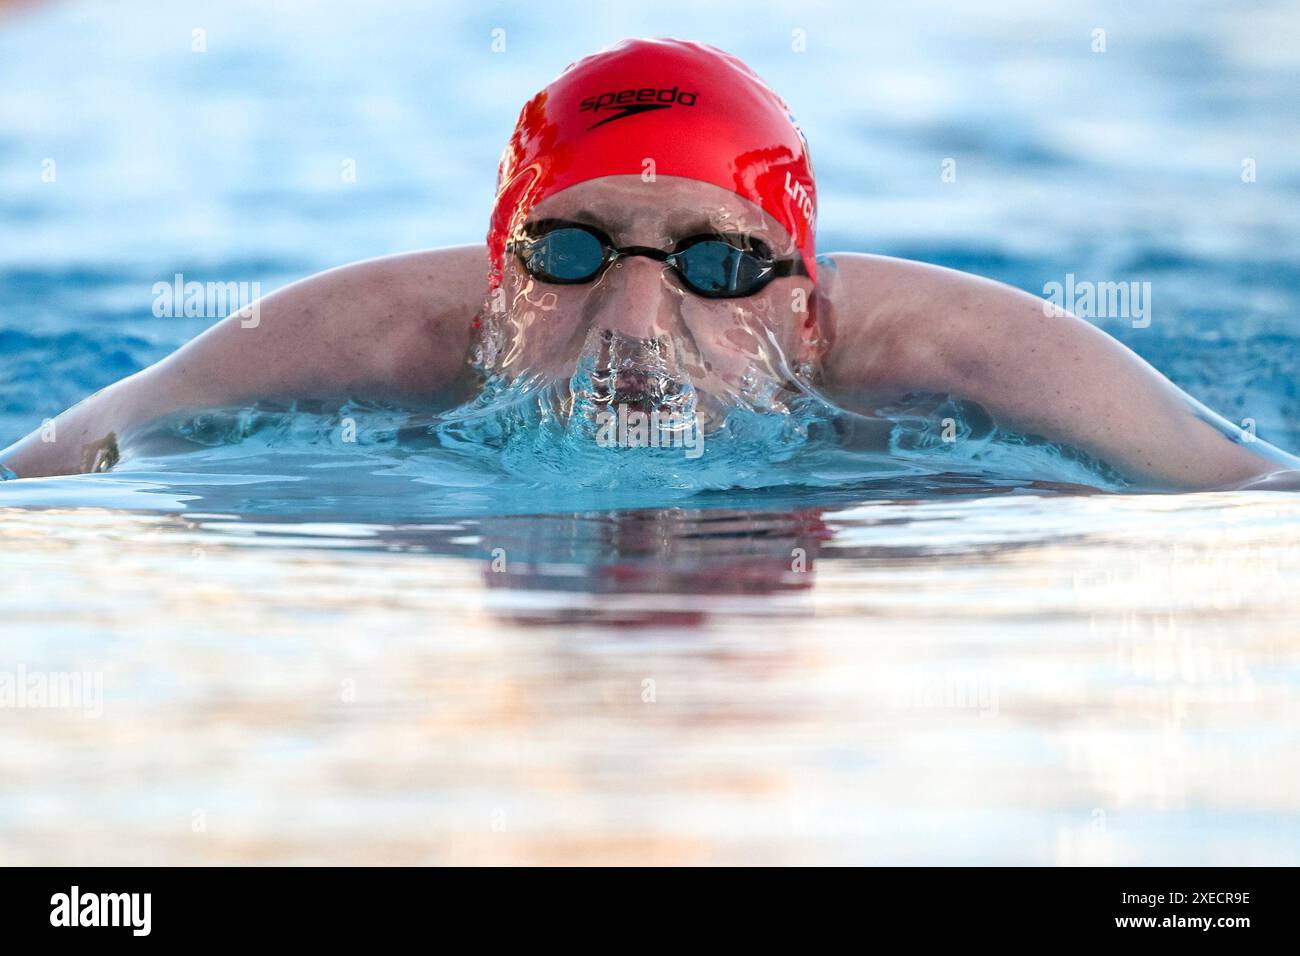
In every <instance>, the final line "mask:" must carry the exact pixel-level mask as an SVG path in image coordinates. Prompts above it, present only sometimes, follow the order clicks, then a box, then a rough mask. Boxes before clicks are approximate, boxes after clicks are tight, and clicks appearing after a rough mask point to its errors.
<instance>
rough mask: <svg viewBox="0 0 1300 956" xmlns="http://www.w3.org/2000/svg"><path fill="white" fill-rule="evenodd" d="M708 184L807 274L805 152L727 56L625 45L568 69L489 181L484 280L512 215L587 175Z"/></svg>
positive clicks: (544, 94)
mask: <svg viewBox="0 0 1300 956" xmlns="http://www.w3.org/2000/svg"><path fill="white" fill-rule="evenodd" d="M647 159H651V160H654V171H655V173H656V174H657V175H661V176H681V177H684V178H687V179H698V180H700V181H701V182H706V183H713V184H714V185H716V186H721V187H722V188H723V189H729V190H731V191H732V192H734V193H736V194H737V195H738V196H743V197H744V198H746V199H749V200H751V201H753V202H754V203H757V204H758V205H759V206H761V207H762V208H763V209H765V210H766V211H767V213H768V214H769V215H771V216H772V218H774V219H776V221H777V222H779V223H781V225H783V226H784V227H785V228H786V230H787V231H788V232H789V233H790V235H792V236H793V237H794V239H795V244H796V245H797V246H798V247H799V254H800V256H801V257H802V258H803V261H804V265H805V266H807V268H808V274H809V276H811V277H813V278H814V279H815V278H816V276H817V268H816V264H815V262H814V252H813V232H814V227H815V224H816V218H817V205H816V203H817V194H816V189H815V187H814V183H813V170H812V160H811V159H810V158H809V156H808V144H807V142H806V141H805V140H804V137H803V133H802V132H800V130H799V126H798V124H797V123H796V122H795V119H794V117H793V116H792V115H791V114H790V110H789V108H788V107H787V106H786V105H785V102H784V101H783V100H782V99H781V98H780V97H779V96H777V95H776V94H775V93H774V92H772V90H771V89H770V88H769V87H768V86H767V84H765V83H764V82H763V81H762V80H760V79H759V78H758V76H757V75H756V74H755V73H754V71H753V70H751V69H750V68H749V67H747V66H746V65H745V64H744V63H742V62H741V61H740V60H738V59H736V57H734V56H732V55H731V54H729V53H724V52H722V51H721V50H719V49H717V48H716V47H712V46H708V45H706V44H703V43H695V42H693V41H691V40H673V39H666V38H665V39H656V40H641V39H633V40H623V41H622V42H621V43H618V44H616V45H615V46H613V47H610V48H609V49H606V50H602V51H601V52H599V53H594V54H592V55H591V56H588V57H585V58H584V59H581V60H579V61H578V62H577V63H573V64H570V65H569V67H568V68H567V69H565V71H564V72H563V73H562V74H560V76H559V77H558V78H557V79H555V80H554V81H553V82H552V83H551V84H550V85H549V86H547V87H546V89H544V90H542V91H541V92H540V93H538V94H537V95H536V96H534V97H533V98H532V99H531V100H529V101H528V102H527V103H526V104H525V105H524V108H523V110H522V112H520V114H519V123H518V125H516V126H515V131H514V134H513V135H512V136H511V137H510V142H509V144H507V146H506V149H505V152H504V153H502V154H501V166H500V169H499V171H498V176H497V197H496V204H495V206H493V209H492V223H491V226H490V227H489V229H488V236H487V242H488V256H489V258H490V260H491V267H492V268H491V273H490V281H491V285H492V287H493V288H496V287H497V286H498V285H500V283H501V269H502V265H503V259H504V256H505V245H506V241H507V240H508V238H509V234H510V232H511V231H512V229H513V228H515V226H516V225H517V224H516V223H515V221H514V220H515V217H516V216H517V215H518V214H519V213H520V212H521V211H522V212H525V213H526V212H527V211H528V210H529V209H531V208H532V207H533V206H534V205H536V204H537V203H539V202H541V201H542V200H543V199H545V198H546V197H547V196H550V195H552V194H553V193H557V192H559V191H560V190H562V189H566V188H568V187H569V186H572V185H575V184H576V183H581V182H585V181H586V180H588V179H596V178H598V177H601V176H614V175H619V174H626V173H631V174H641V173H643V172H645V170H646V168H647V166H646V163H645V161H646V160H647Z"/></svg>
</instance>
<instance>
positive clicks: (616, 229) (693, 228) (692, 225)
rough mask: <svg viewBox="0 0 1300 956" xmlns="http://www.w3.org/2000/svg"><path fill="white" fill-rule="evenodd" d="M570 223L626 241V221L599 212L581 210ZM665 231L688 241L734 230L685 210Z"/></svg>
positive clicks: (752, 232) (748, 232) (758, 232)
mask: <svg viewBox="0 0 1300 956" xmlns="http://www.w3.org/2000/svg"><path fill="white" fill-rule="evenodd" d="M564 218H566V219H568V220H569V221H570V222H580V223H582V224H583V225H587V226H594V227H595V228H597V229H599V230H600V231H601V232H604V233H606V234H607V235H609V236H610V237H611V238H612V239H614V241H615V242H619V243H622V241H623V240H624V238H625V236H624V230H625V229H626V228H627V223H626V220H624V219H621V218H617V217H609V216H602V215H601V214H600V213H599V212H596V211H594V210H591V209H579V210H578V211H577V212H575V213H573V214H572V215H569V216H565V217H564ZM665 231H666V232H667V233H668V235H670V236H671V237H672V238H673V239H674V240H677V239H686V238H688V237H690V236H711V235H716V234H719V233H722V232H730V231H732V230H723V229H721V228H719V226H718V224H717V223H715V222H714V221H713V220H711V219H709V217H708V216H704V215H701V214H700V213H698V212H696V211H694V210H684V211H683V212H682V213H680V214H679V215H678V216H677V217H676V218H674V216H673V215H672V214H669V216H668V219H667V221H666V222H665ZM766 233H767V229H766V228H765V227H763V226H760V227H759V228H758V229H747V230H745V234H746V235H766Z"/></svg>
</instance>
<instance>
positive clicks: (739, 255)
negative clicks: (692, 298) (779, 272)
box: [676, 240, 770, 297]
mask: <svg viewBox="0 0 1300 956" xmlns="http://www.w3.org/2000/svg"><path fill="white" fill-rule="evenodd" d="M676 258H677V268H678V269H679V270H680V271H681V274H682V277H683V278H684V279H685V280H686V282H687V283H688V284H689V285H690V286H691V288H692V289H694V290H695V291H696V292H699V293H700V294H701V295H708V296H717V297H724V296H742V295H748V294H750V293H751V292H754V291H756V290H757V289H759V288H760V287H761V286H763V285H764V284H765V280H766V276H767V272H768V271H769V269H770V265H769V264H768V263H767V262H765V261H763V260H762V259H759V258H758V257H757V256H755V255H754V254H753V253H750V252H746V251H744V250H743V249H737V248H736V247H735V246H733V245H730V244H729V243H726V242H721V241H716V240H707V241H705V242H697V243H695V245H693V246H691V247H690V248H689V249H684V250H683V251H682V252H679V253H678V254H677V257H676Z"/></svg>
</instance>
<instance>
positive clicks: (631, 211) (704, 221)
mask: <svg viewBox="0 0 1300 956" xmlns="http://www.w3.org/2000/svg"><path fill="white" fill-rule="evenodd" d="M541 219H569V220H572V221H574V222H581V223H586V224H587V225H591V226H595V227H596V228H598V229H601V230H603V231H604V232H606V233H608V234H609V235H610V237H611V238H613V239H614V240H615V241H622V242H631V241H633V240H634V239H635V237H636V236H637V235H643V234H645V233H647V232H648V233H652V234H654V235H655V236H674V237H684V236H689V235H695V234H698V233H705V232H714V231H726V232H743V233H746V234H749V235H762V236H766V237H768V238H779V239H781V240H785V239H787V238H788V236H787V234H786V232H785V230H784V229H783V228H782V227H781V225H780V224H779V223H778V222H776V220H775V219H773V218H772V217H771V216H769V215H768V214H767V213H766V212H765V211H764V210H763V208H762V207H761V206H759V205H757V204H756V203H753V202H750V201H749V200H747V199H745V198H744V197H743V196H738V195H736V194H735V193H732V192H728V191H727V190H725V189H722V188H720V187H718V186H714V185H712V184H711V183H702V182H697V181H695V180H690V179H682V178H679V177H674V176H661V177H659V179H658V181H655V182H649V183H647V182H643V181H642V180H641V177H639V176H606V177H604V178H602V179H599V180H592V181H590V182H585V183H579V184H578V185H576V186H571V187H570V188H568V189H565V190H563V191H562V192H558V193H556V194H555V195H553V196H548V197H547V198H546V199H544V200H543V201H542V202H540V203H538V204H537V205H536V206H534V207H533V208H532V209H531V210H530V211H529V213H528V216H527V218H526V222H530V223H531V222H536V221H538V220H541Z"/></svg>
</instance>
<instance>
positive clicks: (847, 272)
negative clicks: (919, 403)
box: [819, 254, 1300, 489]
mask: <svg viewBox="0 0 1300 956" xmlns="http://www.w3.org/2000/svg"><path fill="white" fill-rule="evenodd" d="M834 262H835V265H836V266H837V268H835V269H834V270H832V271H831V275H830V282H829V283H828V284H829V285H830V286H831V292H830V294H831V301H832V302H833V303H834V313H835V315H836V327H837V332H836V334H837V337H838V338H837V341H836V343H835V346H834V348H833V350H832V353H831V356H830V360H829V361H828V363H827V384H828V390H829V391H830V393H831V397H833V398H840V399H842V400H845V401H849V402H852V401H853V400H854V399H856V404H858V405H859V407H866V406H869V405H870V404H871V403H872V398H873V396H874V397H876V398H886V397H888V396H890V395H894V396H896V395H898V394H901V393H905V392H908V391H927V392H938V393H946V394H951V395H954V396H957V397H960V398H964V399H969V400H971V401H974V402H978V403H979V404H980V405H982V406H983V407H984V408H985V409H987V410H988V411H989V412H990V413H991V414H992V415H993V417H994V419H995V421H997V422H998V423H999V424H1000V425H1004V426H1006V427H1008V428H1011V429H1014V430H1016V431H1020V432H1024V433H1029V434H1035V435H1039V436H1042V437H1044V438H1047V439H1050V440H1053V441H1059V442H1063V443H1066V444H1069V445H1072V446H1074V447H1076V448H1079V449H1081V450H1083V451H1086V452H1088V453H1090V454H1092V455H1094V456H1096V457H1097V458H1099V459H1101V460H1103V461H1105V462H1107V463H1108V464H1109V465H1111V466H1112V467H1114V468H1115V469H1117V470H1118V471H1119V472H1120V473H1121V474H1124V475H1125V476H1126V477H1128V478H1130V479H1132V480H1135V481H1137V482H1139V483H1140V484H1143V485H1148V486H1150V485H1154V486H1157V487H1164V488H1170V489H1213V488H1234V487H1245V486H1254V487H1300V471H1296V469H1300V460H1297V459H1295V458H1293V457H1292V456H1290V455H1287V454H1285V453H1284V452H1281V451H1279V450H1278V449H1276V448H1273V447H1272V446H1270V445H1268V444H1267V443H1265V442H1263V441H1254V442H1249V443H1247V442H1245V441H1244V438H1245V436H1244V433H1243V432H1242V431H1241V430H1240V429H1238V428H1236V427H1235V426H1233V425H1231V424H1230V423H1228V422H1226V421H1225V420H1223V419H1222V418H1220V417H1219V416H1217V415H1215V414H1214V413H1213V412H1211V411H1209V410H1208V409H1206V408H1205V407H1204V406H1203V405H1200V403H1198V402H1196V401H1195V400H1194V399H1192V398H1191V397H1190V396H1188V395H1187V394H1186V393H1184V392H1183V391H1181V390H1180V389H1178V388H1177V387H1176V386H1175V385H1174V384H1173V383H1172V382H1170V381H1169V380H1168V379H1166V378H1165V377H1164V376H1163V375H1161V374H1160V373H1159V372H1157V371H1156V370H1155V369H1154V368H1152V367H1151V366H1150V365H1149V364H1147V363H1146V362H1145V361H1143V360H1142V359H1141V358H1139V357H1138V356H1137V355H1136V354H1135V353H1133V352H1132V351H1131V350H1130V349H1128V348H1127V347H1125V346H1124V345H1123V344H1121V343H1120V342H1118V341H1116V340H1115V339H1113V338H1112V337H1110V336H1109V335H1107V334H1105V333H1104V332H1102V331H1101V330H1099V329H1097V328H1096V327H1094V326H1092V325H1091V324H1089V323H1088V322H1085V321H1083V320H1082V319H1079V318H1076V317H1075V316H1072V315H1069V314H1065V315H1054V316H1048V315H1045V314H1044V308H1043V306H1044V301H1043V300H1042V299H1039V298H1036V297H1035V296H1033V295H1030V294H1029V293H1027V292H1022V291H1020V290H1018V289H1013V288H1011V287H1009V286H1006V285H1003V284H1001V283H998V282H994V281H992V280H989V279H983V278H980V277H977V276H972V275H968V274H966V273H962V272H956V271H954V270H950V269H943V268H940V267H938V266H932V265H926V264H924V263H918V262H909V261H906V260H900V259H890V258H887V257H882V256H864V255H856V254H848V255H837V256H835V257H834ZM824 271H825V270H824ZM820 275H821V273H819V276H820ZM855 313H857V315H855Z"/></svg>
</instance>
